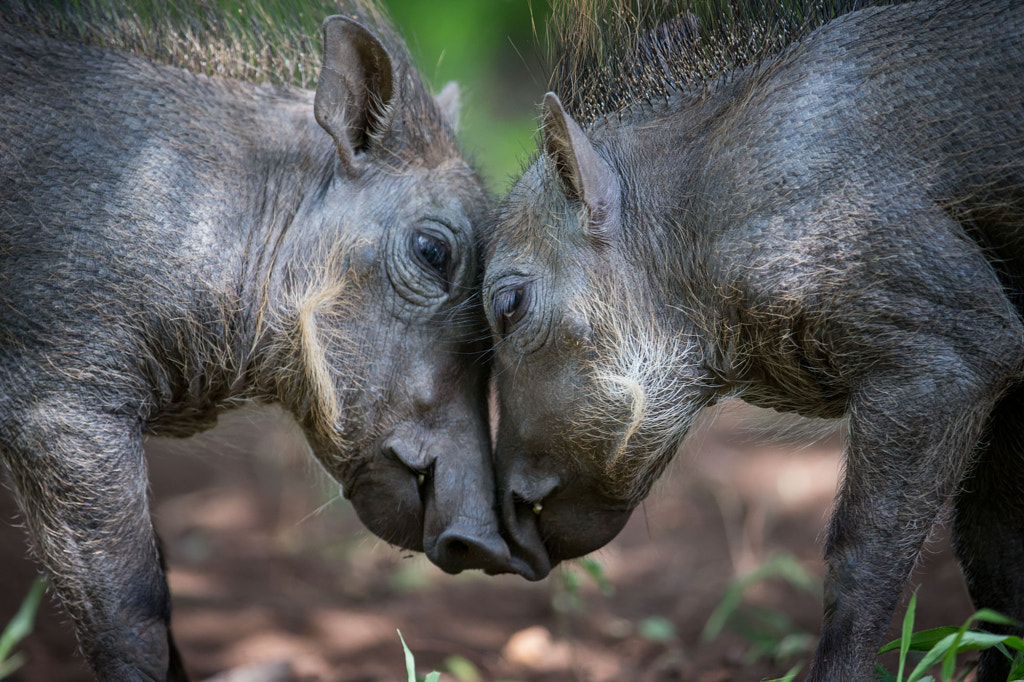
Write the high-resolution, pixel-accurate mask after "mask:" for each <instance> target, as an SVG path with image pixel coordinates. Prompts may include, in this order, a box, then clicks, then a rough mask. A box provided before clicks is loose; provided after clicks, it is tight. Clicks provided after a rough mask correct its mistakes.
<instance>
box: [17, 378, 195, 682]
mask: <svg viewBox="0 0 1024 682" xmlns="http://www.w3.org/2000/svg"><path fill="white" fill-rule="evenodd" d="M75 397H76V398H78V397H79V396H75ZM75 406H76V402H75V401H74V400H73V399H64V398H63V397H60V396H49V397H47V398H41V399H35V400H23V401H22V402H21V403H19V405H18V409H17V410H13V411H11V410H9V411H8V413H6V414H5V419H4V421H3V425H2V426H0V453H2V456H3V458H4V460H5V462H6V463H7V466H8V468H9V470H10V473H11V477H12V480H13V482H14V488H15V492H16V495H17V497H18V501H19V504H20V505H21V508H22V510H23V512H24V515H25V519H26V521H27V525H28V530H29V533H30V535H31V539H32V541H33V543H34V545H35V547H36V550H37V552H38V554H39V556H40V557H41V559H42V561H43V563H44V565H45V567H46V569H47V571H48V572H49V574H50V576H51V579H52V581H53V586H54V588H55V591H56V593H57V595H58V596H59V598H60V600H61V601H62V603H63V604H64V606H65V608H67V610H68V612H69V613H70V614H71V617H72V619H73V620H74V623H75V628H76V631H77V634H78V639H79V643H80V645H81V647H82V650H83V652H84V654H85V656H86V658H87V660H88V661H89V664H90V665H91V666H92V668H93V670H94V672H95V673H96V675H97V677H98V678H99V679H100V680H104V682H128V681H133V682H135V681H142V680H147V681H154V682H156V681H159V682H163V681H164V680H168V679H171V680H184V679H187V678H186V677H185V675H184V670H183V669H182V668H181V665H180V660H179V659H178V657H177V654H176V650H175V648H174V645H173V642H172V640H171V638H170V630H169V627H168V624H169V620H170V599H169V593H168V589H167V581H166V579H165V577H164V571H163V568H162V567H161V560H160V553H159V550H158V547H157V541H156V536H155V534H154V532H153V527H152V524H151V521H150V517H149V506H148V500H147V476H146V465H145V459H144V457H143V454H142V444H141V434H140V428H139V424H138V423H137V421H133V420H129V419H124V418H121V417H115V416H112V415H110V414H107V413H91V412H86V411H84V410H78V409H76V407H75Z"/></svg>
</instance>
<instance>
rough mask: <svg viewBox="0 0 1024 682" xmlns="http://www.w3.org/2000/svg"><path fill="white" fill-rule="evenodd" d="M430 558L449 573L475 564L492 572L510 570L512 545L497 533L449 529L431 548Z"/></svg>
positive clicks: (463, 569) (476, 566)
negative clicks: (509, 546)
mask: <svg viewBox="0 0 1024 682" xmlns="http://www.w3.org/2000/svg"><path fill="white" fill-rule="evenodd" d="M427 555H428V556H429V557H430V560H431V561H433V562H434V563H435V564H437V565H438V566H439V567H440V568H441V569H442V570H443V571H445V572H446V573H459V572H461V571H465V570H468V569H472V568H477V569H481V570H484V571H490V572H504V571H507V570H508V562H509V555H508V547H506V546H505V542H504V541H503V540H502V539H501V538H500V536H498V535H497V534H474V533H469V532H462V531H456V530H450V529H449V530H447V531H445V532H444V533H442V534H441V537H439V538H438V539H437V542H436V543H435V544H434V546H433V548H429V547H428V549H427Z"/></svg>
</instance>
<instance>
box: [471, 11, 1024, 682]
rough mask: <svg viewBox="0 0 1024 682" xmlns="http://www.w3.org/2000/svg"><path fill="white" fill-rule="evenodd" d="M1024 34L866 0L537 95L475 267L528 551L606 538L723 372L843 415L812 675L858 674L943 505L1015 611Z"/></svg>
mask: <svg viewBox="0 0 1024 682" xmlns="http://www.w3.org/2000/svg"><path fill="white" fill-rule="evenodd" d="M1022 36H1024V5H1021V3H1018V2H1011V1H1010V0H993V1H985V2H973V1H971V2H967V1H958V2H939V3H929V4H926V3H920V4H918V3H915V4H907V5H902V6H894V7H887V8H873V9H867V10H863V11H860V12H857V13H854V14H849V15H846V16H844V17H841V18H840V19H838V20H835V21H834V22H832V23H830V24H828V25H826V26H825V27H823V28H821V29H819V30H817V31H816V32H814V33H812V34H810V35H809V36H808V37H806V38H804V39H803V40H801V41H800V42H799V43H798V44H796V45H795V46H793V47H791V48H789V49H787V50H786V51H785V52H783V53H782V54H781V55H780V56H778V57H776V58H774V59H771V60H769V61H767V62H765V63H762V64H760V65H757V66H754V67H750V68H748V69H745V70H743V71H741V72H738V73H734V74H731V76H730V77H728V78H725V79H723V80H722V81H721V82H720V83H718V84H717V85H716V86H714V87H712V88H710V90H709V91H708V92H701V93H696V94H694V93H690V94H687V93H678V94H676V95H674V96H672V97H670V98H669V100H668V101H667V102H657V103H655V104H653V105H651V104H638V105H636V106H634V107H632V108H630V109H627V110H625V111H623V112H621V113H613V114H610V115H607V116H605V117H604V118H599V119H598V120H597V121H595V122H594V123H593V124H592V125H590V126H589V128H588V129H587V130H586V131H585V132H584V131H583V130H581V129H580V128H579V127H578V126H577V124H576V123H575V121H574V120H573V119H572V118H571V117H570V116H569V115H568V114H566V113H565V112H564V111H563V109H562V106H561V104H560V101H559V99H558V97H557V96H556V95H555V94H549V95H548V96H547V97H546V99H545V103H544V110H543V130H542V144H541V155H540V157H539V158H538V159H537V161H536V162H535V163H534V164H533V165H532V166H531V167H530V168H529V169H528V170H527V171H526V173H525V174H524V176H523V177H522V178H521V179H520V180H519V181H518V183H517V184H516V185H515V187H514V188H513V190H512V191H511V194H510V196H509V198H508V199H507V201H506V203H505V205H504V206H503V208H502V209H501V215H500V219H499V222H498V224H497V227H496V229H495V232H494V235H493V237H492V242H491V243H490V244H489V246H488V248H487V262H486V269H485V275H484V284H483V290H484V294H483V299H484V307H485V309H487V310H488V314H489V316H490V322H491V325H492V329H493V332H494V335H495V337H496V347H495V365H496V366H495V372H496V375H497V381H498V395H499V407H500V426H499V433H498V443H497V461H496V468H497V475H498V480H499V500H500V502H501V504H502V510H503V512H502V513H503V517H504V520H505V523H506V525H507V527H508V538H509V541H510V547H511V549H512V553H513V561H514V563H515V566H516V568H517V570H519V571H520V572H521V573H523V574H524V575H526V576H527V577H529V578H532V579H536V578H540V577H542V576H544V575H545V574H546V573H547V572H548V571H549V570H550V568H551V566H552V565H554V564H555V563H557V562H558V561H560V560H563V559H567V558H570V557H574V556H578V555H581V554H583V553H586V552H589V551H591V550H594V549H596V548H598V547H600V546H601V545H603V544H604V543H606V542H607V541H609V540H610V539H611V538H612V537H613V536H614V535H615V534H616V533H617V532H618V531H619V529H620V528H621V527H622V525H623V524H624V523H625V521H626V519H627V518H628V516H629V514H630V511H631V510H632V509H633V508H634V507H635V506H636V504H637V503H638V502H639V501H640V500H642V499H643V497H644V496H645V495H646V494H647V493H648V492H649V490H650V486H651V484H652V482H653V481H654V480H655V479H656V478H657V476H658V475H659V474H660V473H661V471H662V470H663V468H664V467H665V465H666V463H667V462H668V461H669V459H670V458H671V457H672V455H673V454H674V453H675V451H676V450H677V447H678V445H679V443H680V440H681V439H682V437H683V436H684V434H685V433H686V430H687V428H688V427H689V425H690V424H691V423H692V422H693V419H694V417H695V415H696V414H697V412H698V411H699V410H701V409H702V408H703V407H705V406H708V405H711V404H713V403H715V402H716V401H718V400H720V399H721V398H723V397H725V396H732V395H739V396H740V397H742V398H743V399H745V400H747V401H749V402H751V403H754V404H756V405H761V406H766V407H772V408H776V409H779V410H789V411H796V412H799V413H800V414H803V415H806V416H810V417H823V418H839V417H844V416H845V417H846V418H848V419H849V429H850V431H849V438H848V442H847V443H846V453H845V455H846V473H845V478H844V481H843V483H842V488H841V490H840V492H839V495H838V498H837V501H836V507H835V511H834V513H833V516H832V519H831V524H830V528H829V532H828V536H827V542H826V546H825V556H826V559H827V563H828V569H827V574H826V587H825V620H824V626H823V630H822V636H821V640H820V643H819V646H818V649H817V653H816V655H815V658H814V662H813V666H812V668H811V670H810V673H809V675H808V679H811V680H816V681H822V682H823V681H826V680H827V681H829V682H834V681H836V680H870V679H871V678H872V664H873V661H874V656H875V652H876V651H877V648H878V647H879V645H880V643H881V638H882V637H883V636H884V634H885V631H886V628H887V627H888V625H889V621H890V618H891V616H892V613H893V610H894V607H895V605H896V603H897V600H898V598H899V595H900V592H901V589H902V587H903V584H904V582H905V580H906V578H907V577H908V575H909V572H910V570H911V568H912V566H913V565H914V562H915V560H916V559H917V556H918V553H919V551H920V549H921V546H922V543H923V541H924V540H925V538H926V537H927V535H928V533H929V531H930V529H931V528H932V526H933V524H934V523H935V522H936V520H937V518H938V517H939V516H940V515H941V513H942V511H943V509H944V508H946V507H947V506H949V505H952V507H953V510H954V524H953V532H954V541H955V547H956V551H957V554H958V556H959V558H960V561H961V565H962V567H963V570H964V573H965V575H966V578H967V582H968V586H969V589H970V592H971V595H972V597H973V599H974V601H975V603H976V604H977V605H978V606H979V607H990V608H994V609H997V610H999V611H1001V612H1003V613H1006V614H1008V615H1010V616H1012V617H1014V618H1016V619H1018V620H1024V571H1022V570H1021V567H1022V566H1024V534H1022V528H1024V442H1022V440H1021V435H1020V434H1021V433H1022V432H1024V411H1022V402H1024V392H1022V391H1024V389H1022V387H1021V384H1020V380H1021V370H1022V362H1024V324H1022V305H1024V287H1022V284H1021V282H1022V280H1021V276H1024V250H1022V247H1021V244H1022V243H1024V40H1022ZM1011 631H1014V632H1017V633H1018V634H1019V633H1020V630H1019V629H1011ZM1006 673H1007V665H1006V661H1005V660H1004V659H1003V657H1002V656H1001V654H999V653H998V652H994V651H993V652H986V653H985V654H984V655H983V658H982V664H981V670H980V672H979V680H985V681H993V680H1005V679H1006Z"/></svg>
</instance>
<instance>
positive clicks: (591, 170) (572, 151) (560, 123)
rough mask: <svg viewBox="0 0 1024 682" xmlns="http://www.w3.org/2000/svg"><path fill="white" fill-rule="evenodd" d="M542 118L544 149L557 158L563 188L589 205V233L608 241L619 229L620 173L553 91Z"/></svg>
mask: <svg viewBox="0 0 1024 682" xmlns="http://www.w3.org/2000/svg"><path fill="white" fill-rule="evenodd" d="M542 120H543V125H542V127H541V140H542V142H543V145H544V153H545V154H547V156H548V157H550V159H551V160H552V161H553V162H554V164H555V170H556V171H557V173H558V177H559V178H560V180H561V183H562V189H563V190H564V191H565V193H566V195H567V196H568V197H569V198H570V199H576V200H578V201H579V202H580V203H582V204H583V206H584V207H585V208H586V210H587V214H588V216H589V220H588V224H587V228H586V229H587V234H588V236H589V237H591V238H592V239H595V240H597V241H599V242H602V243H607V242H608V241H609V240H610V239H611V238H612V236H613V235H614V233H615V232H616V230H618V221H619V204H620V197H619V179H618V176H617V175H616V174H615V171H613V170H612V168H611V167H610V166H609V165H608V164H607V163H606V162H605V161H604V159H602V158H601V157H600V156H599V155H598V153H597V150H596V149H594V145H593V144H591V143H590V140H589V139H587V136H586V134H585V133H584V132H583V131H582V130H581V129H580V127H579V125H577V123H576V121H574V120H573V119H572V117H571V116H569V114H567V113H565V110H564V109H563V108H562V102H561V100H559V99H558V95H556V94H555V93H553V92H549V93H548V94H546V95H544V111H543V119H542Z"/></svg>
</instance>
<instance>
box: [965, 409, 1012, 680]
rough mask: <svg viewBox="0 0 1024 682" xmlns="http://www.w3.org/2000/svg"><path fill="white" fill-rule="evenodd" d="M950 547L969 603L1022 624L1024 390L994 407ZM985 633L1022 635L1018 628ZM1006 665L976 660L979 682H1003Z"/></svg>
mask: <svg viewBox="0 0 1024 682" xmlns="http://www.w3.org/2000/svg"><path fill="white" fill-rule="evenodd" d="M953 546H954V548H955V550H956V553H957V556H958V557H959V559H960V566H961V568H963V571H964V575H965V577H966V578H967V587H968V589H969V590H970V593H971V599H973V601H974V605H975V606H976V607H978V608H983V607H984V608H989V609H994V610H996V611H999V612H1000V613H1003V614H1005V615H1007V616H1010V617H1012V618H1015V619H1016V620H1018V621H1020V622H1024V390H1022V389H1016V390H1015V391H1014V392H1013V393H1011V394H1009V395H1008V396H1006V397H1005V398H1004V399H1003V400H1002V401H1001V402H1000V403H999V405H998V406H997V407H996V410H995V412H994V413H993V416H992V420H991V421H990V423H989V426H988V431H987V433H986V437H985V438H984V442H983V448H982V451H981V455H980V457H979V460H978V462H977V464H976V465H975V467H974V468H973V470H972V471H971V473H970V475H969V477H968V478H967V480H966V481H964V483H963V485H962V486H961V488H960V490H959V492H958V494H957V497H956V509H955V516H954V525H953ZM983 627H985V628H986V629H991V630H995V631H998V632H1002V633H1005V634H1016V635H1024V629H1022V628H1001V627H998V626H995V625H984V626H983ZM1009 672H1010V671H1009V660H1008V659H1007V658H1006V657H1005V656H1004V655H1003V654H1001V653H999V652H998V651H996V650H994V649H993V650H989V651H985V652H983V653H982V655H981V663H980V666H979V669H978V681H979V682H995V681H997V680H998V681H999V682H1005V680H1006V677H1007V675H1008V674H1009Z"/></svg>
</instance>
